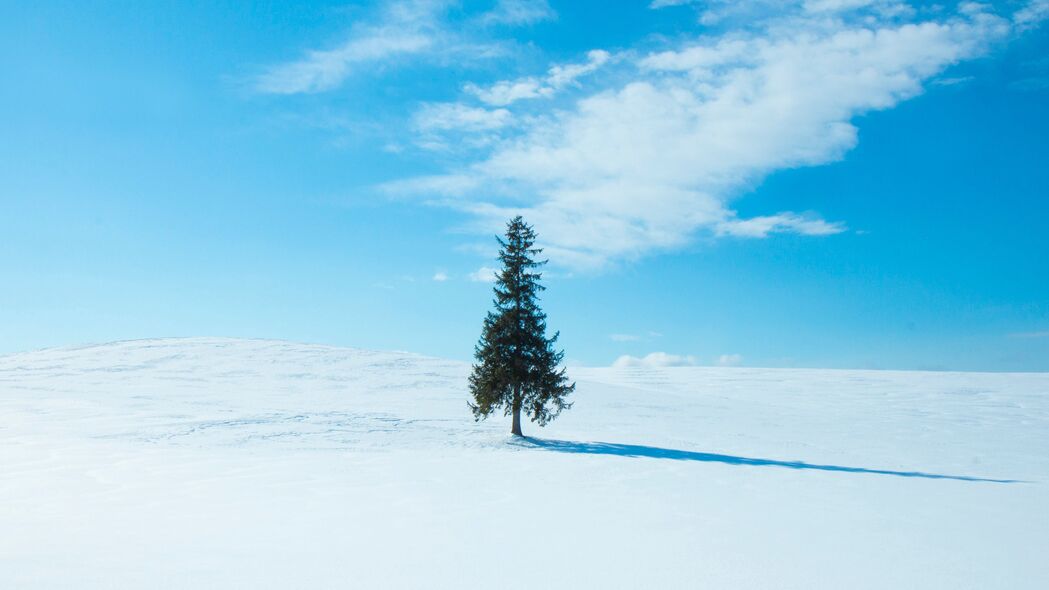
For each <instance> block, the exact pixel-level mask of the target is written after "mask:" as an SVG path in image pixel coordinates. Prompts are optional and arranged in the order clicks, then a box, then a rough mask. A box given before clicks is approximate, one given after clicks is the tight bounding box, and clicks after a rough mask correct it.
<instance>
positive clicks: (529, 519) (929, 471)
mask: <svg viewBox="0 0 1049 590" xmlns="http://www.w3.org/2000/svg"><path fill="white" fill-rule="evenodd" d="M468 372H469V366H468V365H466V364H463V363H459V362H453V361H445V360H439V359H432V358H426V357H422V356H417V355H413V354H408V353H394V352H374V351H365V350H356V349H346V348H335V347H328V346H315V345H305V344H294V343H288V342H276V341H265V340H233V339H216V338H195V339H161V340H144V341H132V342H120V343H114V344H107V345H100V346H89V347H80V348H62V349H52V350H44V351H37V352H29V353H23V354H15V355H9V356H3V357H0V531H2V534H0V588H145V587H148V588H194V589H197V588H303V587H317V588H389V587H401V588H462V587H493V586H498V587H503V588H585V587H602V588H642V587H644V588H697V587H708V588H806V589H808V588H952V589H954V588H981V589H986V588H1010V589H1017V588H1046V587H1049V559H1046V556H1047V555H1049V374H987V373H930V372H891V371H838V370H808V369H804V370H803V369H791V370H788V369H747V368H729V367H716V368H699V367H664V368H653V367H636V366H635V367H629V366H626V367H618V368H575V369H572V370H570V375H571V376H572V377H573V378H574V379H576V380H577V381H578V383H579V385H578V390H577V392H576V394H575V395H574V398H575V401H576V405H575V408H573V409H572V410H571V411H569V412H566V413H565V414H563V415H562V417H561V418H560V419H559V420H557V421H556V422H554V423H553V424H552V425H551V426H549V427H547V428H545V429H542V430H540V429H538V428H537V427H536V426H535V425H534V424H531V423H527V424H526V434H530V435H534V436H537V437H541V438H538V439H529V440H525V441H514V440H512V439H511V437H509V436H508V434H507V431H508V430H509V421H508V420H506V419H502V418H501V417H499V418H496V419H493V420H489V421H488V422H482V423H475V422H474V421H473V420H472V417H471V416H470V413H469V410H468V409H467V406H466V399H467V393H466V376H467V374H468Z"/></svg>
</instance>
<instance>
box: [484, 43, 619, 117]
mask: <svg viewBox="0 0 1049 590" xmlns="http://www.w3.org/2000/svg"><path fill="white" fill-rule="evenodd" d="M611 58H612V55H611V54H610V53H608V52H607V51H604V50H601V49H594V50H592V51H590V52H588V53H587V60H586V61H585V62H582V63H571V64H557V65H554V66H551V67H550V69H549V70H548V71H547V74H546V77H544V78H542V79H539V78H534V77H528V78H519V79H517V80H503V81H500V82H496V83H495V84H492V85H491V86H488V87H481V86H477V85H476V84H467V85H466V86H465V87H464V89H465V90H466V91H467V92H469V93H470V94H473V95H474V96H476V97H477V98H479V99H480V100H481V102H483V103H485V104H489V105H493V106H506V105H509V104H511V103H514V102H517V101H519V100H522V99H526V98H540V97H550V96H553V95H554V94H555V93H556V92H557V91H558V90H561V89H562V88H565V87H566V86H569V85H570V84H573V83H574V82H575V81H576V80H577V79H579V78H581V77H583V76H585V75H587V74H590V73H592V72H594V71H596V70H597V69H599V68H600V67H601V66H603V65H605V64H606V63H608V61H609V60H610V59H611Z"/></svg>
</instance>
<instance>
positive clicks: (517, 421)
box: [510, 388, 524, 436]
mask: <svg viewBox="0 0 1049 590" xmlns="http://www.w3.org/2000/svg"><path fill="white" fill-rule="evenodd" d="M513 410H514V425H513V427H512V428H511V429H510V434H512V435H514V436H524V435H523V434H521V394H520V392H518V390H517V389H516V388H515V389H514V406H513Z"/></svg>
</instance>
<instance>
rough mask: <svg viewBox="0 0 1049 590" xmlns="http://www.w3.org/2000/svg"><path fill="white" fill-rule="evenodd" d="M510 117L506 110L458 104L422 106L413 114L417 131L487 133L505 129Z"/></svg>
mask: <svg viewBox="0 0 1049 590" xmlns="http://www.w3.org/2000/svg"><path fill="white" fill-rule="evenodd" d="M511 118H512V116H511V114H510V111H508V110H506V109H485V108H480V107H470V106H467V105H463V104H458V103H429V104H424V105H423V106H422V107H421V108H420V109H419V111H417V112H416V113H415V118H414V124H415V128H416V129H417V130H419V131H449V130H462V131H488V130H492V129H499V128H500V127H505V126H506V125H508V124H509V123H510V120H511Z"/></svg>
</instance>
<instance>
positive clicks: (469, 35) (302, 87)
mask: <svg viewBox="0 0 1049 590" xmlns="http://www.w3.org/2000/svg"><path fill="white" fill-rule="evenodd" d="M456 6H458V4H457V3H456V2H454V0H393V1H388V2H383V3H380V9H379V10H378V11H377V12H376V13H375V14H374V15H372V16H371V17H367V18H364V19H361V20H360V21H359V22H358V23H357V24H356V25H355V26H354V27H353V28H352V29H351V30H350V31H349V33H348V35H347V38H346V40H345V41H343V42H342V43H341V44H338V45H336V46H335V47H333V48H331V49H321V50H310V51H307V52H306V53H305V55H304V56H303V57H302V58H300V59H298V60H294V61H291V62H288V63H282V64H277V65H274V66H271V67H269V68H267V69H266V70H265V71H264V72H263V73H262V74H260V75H259V76H257V77H256V78H255V79H254V80H253V84H252V86H253V87H254V89H255V90H256V91H257V92H261V93H264V94H300V93H315V92H324V91H328V90H332V89H334V88H337V87H338V86H340V85H341V84H342V83H343V82H344V81H345V80H346V79H347V78H348V77H350V76H351V75H352V74H354V73H355V72H356V71H358V70H360V69H361V68H364V67H365V66H367V65H369V64H376V63H380V64H383V65H386V64H388V63H390V62H392V61H394V60H397V59H402V60H403V59H407V58H413V59H417V60H425V61H429V62H437V63H442V64H448V63H455V64H461V63H462V62H464V61H467V60H477V59H489V58H492V57H497V56H499V55H501V54H502V53H503V52H504V50H503V47H502V46H503V45H504V44H502V43H500V42H491V41H485V39H486V35H485V34H484V33H483V32H482V31H481V30H479V29H478V28H477V26H476V22H475V21H471V22H472V23H473V26H471V23H468V22H458V23H454V24H453V23H451V22H450V21H449V17H448V14H447V13H448V11H449V9H450V8H453V7H456ZM554 16H556V14H555V13H554V12H553V10H552V9H551V8H550V6H549V4H548V3H547V2H546V0H500V1H499V2H497V3H496V5H495V7H494V8H493V9H492V10H490V11H488V12H486V13H483V14H481V15H480V16H479V17H478V19H477V20H478V21H479V22H480V23H481V24H506V25H521V24H530V23H534V22H537V21H540V20H546V19H550V18H553V17H554Z"/></svg>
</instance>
